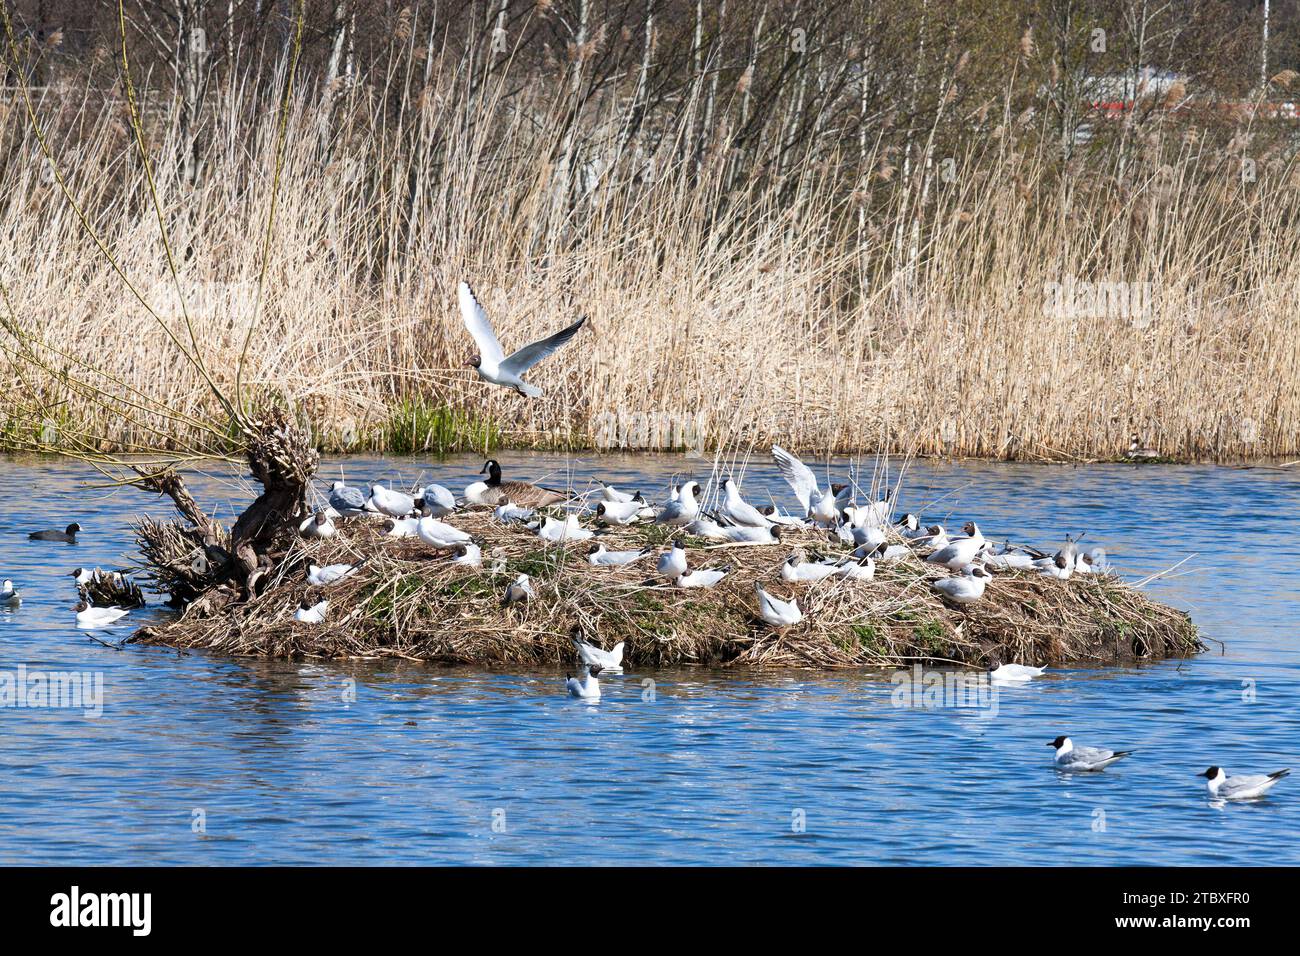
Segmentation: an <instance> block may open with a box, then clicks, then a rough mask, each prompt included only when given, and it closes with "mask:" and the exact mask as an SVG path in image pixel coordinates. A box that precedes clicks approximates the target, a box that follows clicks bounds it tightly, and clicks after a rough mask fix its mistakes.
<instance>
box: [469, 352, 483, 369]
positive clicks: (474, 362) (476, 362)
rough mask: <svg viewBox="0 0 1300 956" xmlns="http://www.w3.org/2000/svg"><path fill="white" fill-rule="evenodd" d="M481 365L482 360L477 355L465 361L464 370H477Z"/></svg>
mask: <svg viewBox="0 0 1300 956" xmlns="http://www.w3.org/2000/svg"><path fill="white" fill-rule="evenodd" d="M482 364H483V359H482V358H481V357H480V356H478V355H471V356H470V357H469V358H468V359H466V360H465V367H466V368H478V367H479V366H480V365H482Z"/></svg>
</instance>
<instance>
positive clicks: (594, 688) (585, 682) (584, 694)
mask: <svg viewBox="0 0 1300 956" xmlns="http://www.w3.org/2000/svg"><path fill="white" fill-rule="evenodd" d="M601 670H603V668H601V667H599V666H589V665H587V664H583V665H582V669H581V671H580V673H581V674H582V676H581V677H580V678H578V677H574V676H573V675H572V674H565V675H564V688H565V690H566V691H567V692H568V694H569V696H570V697H581V698H582V699H583V700H599V699H600V681H598V680H596V675H597V674H599V673H600V672H601Z"/></svg>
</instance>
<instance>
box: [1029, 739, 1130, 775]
mask: <svg viewBox="0 0 1300 956" xmlns="http://www.w3.org/2000/svg"><path fill="white" fill-rule="evenodd" d="M1047 746H1049V747H1055V748H1056V756H1055V757H1054V758H1053V759H1054V761H1055V763H1056V768H1057V769H1058V770H1074V771H1083V772H1091V771H1096V770H1105V769H1106V768H1107V767H1109V766H1110V765H1111V764H1113V763H1114V762H1115V761H1116V760H1119V759H1121V758H1122V757H1127V756H1129V755H1130V754H1133V753H1136V751H1133V750H1103V749H1101V748H1100V747H1084V746H1081V745H1076V744H1075V743H1074V741H1072V740H1071V739H1070V738H1069V737H1065V736H1061V737H1057V738H1056V739H1055V740H1053V741H1050V742H1049V743H1048V745H1047Z"/></svg>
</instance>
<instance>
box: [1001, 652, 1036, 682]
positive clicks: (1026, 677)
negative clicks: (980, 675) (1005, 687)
mask: <svg viewBox="0 0 1300 956" xmlns="http://www.w3.org/2000/svg"><path fill="white" fill-rule="evenodd" d="M1045 670H1047V668H1046V667H1030V666H1029V665H1027V664H1003V663H1002V661H1000V660H998V658H996V657H993V658H990V659H989V677H991V678H992V679H993V680H995V681H1015V682H1021V683H1023V682H1025V681H1031V680H1033V679H1034V678H1035V677H1041V676H1042V675H1043V671H1045Z"/></svg>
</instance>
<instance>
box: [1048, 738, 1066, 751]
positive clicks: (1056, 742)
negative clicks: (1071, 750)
mask: <svg viewBox="0 0 1300 956" xmlns="http://www.w3.org/2000/svg"><path fill="white" fill-rule="evenodd" d="M1069 739H1070V738H1069V737H1065V736H1061V737H1057V738H1056V739H1055V740H1053V741H1052V742H1051V743H1049V744H1048V745H1047V746H1049V747H1055V748H1056V749H1057V750H1060V749H1061V748H1062V747H1064V746H1065V742H1066V741H1067V740H1069Z"/></svg>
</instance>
